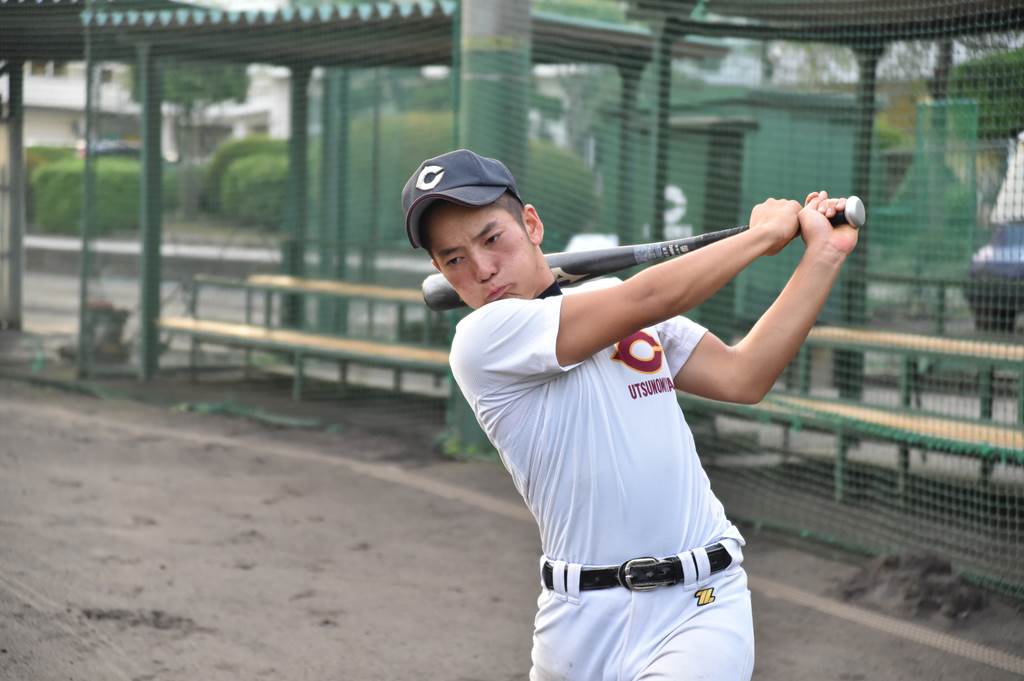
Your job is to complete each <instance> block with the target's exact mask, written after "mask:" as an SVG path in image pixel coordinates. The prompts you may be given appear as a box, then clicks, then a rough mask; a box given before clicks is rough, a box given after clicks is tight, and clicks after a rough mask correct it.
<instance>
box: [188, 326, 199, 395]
mask: <svg viewBox="0 0 1024 681" xmlns="http://www.w3.org/2000/svg"><path fill="white" fill-rule="evenodd" d="M198 365H199V341H198V340H197V339H196V337H195V336H192V341H191V344H190V345H189V350H188V379H189V380H190V381H191V382H192V383H195V382H196V381H197V380H198V379H199V366H198Z"/></svg>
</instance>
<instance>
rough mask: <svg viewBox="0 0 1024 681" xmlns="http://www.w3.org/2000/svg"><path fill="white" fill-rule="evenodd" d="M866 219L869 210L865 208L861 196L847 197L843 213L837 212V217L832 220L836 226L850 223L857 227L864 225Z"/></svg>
mask: <svg viewBox="0 0 1024 681" xmlns="http://www.w3.org/2000/svg"><path fill="white" fill-rule="evenodd" d="M866 221H867V211H866V210H865V209H864V202H863V201H861V200H860V197H859V196H848V197H846V208H845V209H844V210H843V212H842V213H836V215H835V217H833V218H831V220H830V222H831V223H832V225H833V226H834V227H838V226H839V225H845V224H850V225H852V226H853V227H855V228H856V229H860V228H861V227H863V226H864V223H865V222H866Z"/></svg>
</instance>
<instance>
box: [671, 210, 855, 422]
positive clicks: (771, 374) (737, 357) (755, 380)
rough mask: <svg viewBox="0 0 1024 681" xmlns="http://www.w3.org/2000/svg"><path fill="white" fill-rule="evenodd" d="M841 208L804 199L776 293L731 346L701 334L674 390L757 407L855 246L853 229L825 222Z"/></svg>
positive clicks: (784, 366) (801, 339)
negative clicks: (788, 265) (786, 272)
mask: <svg viewBox="0 0 1024 681" xmlns="http://www.w3.org/2000/svg"><path fill="white" fill-rule="evenodd" d="M844 208H845V200H844V199H829V198H828V194H827V193H826V192H814V193H811V194H809V195H808V196H807V199H806V201H805V206H804V208H803V209H802V210H801V211H800V213H799V222H800V234H801V236H802V237H803V239H804V242H805V243H806V250H805V251H804V255H803V258H802V259H801V261H800V264H799V265H798V266H797V268H796V270H795V271H794V272H793V276H792V277H791V278H790V280H789V282H788V283H787V284H786V286H785V288H784V289H783V290H782V293H781V294H779V297H778V298H777V299H776V300H775V302H774V303H773V304H772V305H771V307H769V308H768V310H767V311H766V312H765V313H764V315H762V316H761V318H760V319H759V320H758V322H757V323H756V324H755V325H754V327H753V328H752V329H751V330H750V332H749V333H748V334H747V335H746V336H745V337H744V338H743V340H742V341H740V342H739V343H737V344H736V345H735V346H728V345H726V344H725V343H724V342H723V341H722V340H721V339H720V338H718V337H716V336H715V335H714V334H711V333H708V334H705V336H704V338H703V339H701V341H700V343H698V345H697V347H696V348H695V349H694V352H693V354H692V355H691V356H690V359H689V361H688V362H687V363H686V364H685V365H683V368H682V369H680V371H679V373H678V374H676V376H675V384H676V387H677V388H679V389H680V390H683V391H686V392H689V393H691V394H695V395H700V396H703V397H708V398H711V399H715V400H722V401H727V402H741V403H755V402H759V401H760V400H761V399H762V398H763V397H764V396H765V394H767V392H768V391H769V390H770V389H771V387H772V386H773V385H774V384H775V381H776V379H778V377H779V374H781V373H782V371H783V370H784V369H785V368H786V366H787V365H788V364H789V362H790V361H791V360H792V359H793V357H794V356H795V355H796V353H797V351H798V350H799V349H800V345H801V343H803V341H804V339H805V338H806V337H807V334H808V332H810V330H811V327H812V326H813V325H814V321H815V320H816V319H817V317H818V314H819V312H820V311H821V308H822V307H823V306H824V304H825V300H826V299H827V298H828V294H829V291H830V289H831V288H832V285H833V283H834V282H835V280H836V277H837V276H838V274H839V270H840V267H841V266H842V264H843V261H844V260H845V259H846V256H847V255H849V253H850V252H851V251H852V250H853V248H854V246H856V244H857V230H855V229H854V228H852V227H850V226H843V227H838V228H833V227H832V225H831V224H830V223H829V221H828V218H830V217H832V216H833V215H835V214H836V213H837V212H839V211H842V210H843V209H844Z"/></svg>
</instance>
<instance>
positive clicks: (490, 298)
mask: <svg viewBox="0 0 1024 681" xmlns="http://www.w3.org/2000/svg"><path fill="white" fill-rule="evenodd" d="M510 288H512V285H511V284H506V285H504V286H499V287H498V288H492V289H491V290H490V291H488V292H487V299H486V302H488V303H492V302H494V301H495V300H498V299H499V298H501V297H502V296H503V295H505V294H506V293H508V290H509V289H510Z"/></svg>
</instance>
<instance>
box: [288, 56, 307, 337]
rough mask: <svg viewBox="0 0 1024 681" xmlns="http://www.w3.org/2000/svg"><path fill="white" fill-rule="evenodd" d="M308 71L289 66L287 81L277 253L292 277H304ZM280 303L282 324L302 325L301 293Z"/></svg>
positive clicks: (297, 326)
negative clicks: (283, 198) (280, 248)
mask: <svg viewBox="0 0 1024 681" xmlns="http://www.w3.org/2000/svg"><path fill="white" fill-rule="evenodd" d="M310 72H311V69H310V66H309V65H308V64H300V65H296V66H293V67H292V73H291V81H290V83H289V99H290V102H291V107H290V110H291V112H290V116H291V130H290V134H289V138H288V198H287V203H286V205H285V229H286V230H287V237H286V239H285V242H284V252H283V253H282V254H281V268H282V270H283V271H284V273H285V274H288V275H291V276H293V277H301V276H304V275H305V268H306V257H305V256H306V219H307V212H308V211H307V206H306V200H307V197H306V192H307V184H308V183H307V179H308V174H309V169H308V168H307V157H308V147H309V134H308V126H307V123H308V121H307V116H308V113H309V97H308V94H307V89H308V87H309V76H310ZM281 304H282V307H281V323H282V326H286V327H291V328H296V329H300V328H302V326H303V322H304V320H303V309H302V296H301V295H298V294H294V293H288V294H285V295H284V297H283V300H282V303H281Z"/></svg>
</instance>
